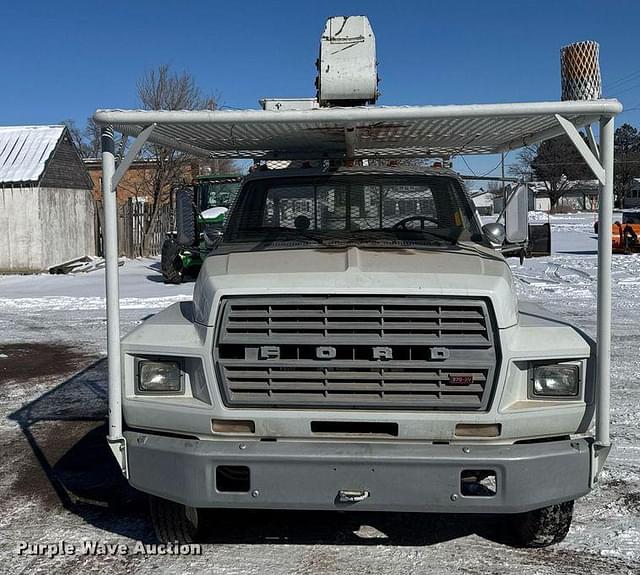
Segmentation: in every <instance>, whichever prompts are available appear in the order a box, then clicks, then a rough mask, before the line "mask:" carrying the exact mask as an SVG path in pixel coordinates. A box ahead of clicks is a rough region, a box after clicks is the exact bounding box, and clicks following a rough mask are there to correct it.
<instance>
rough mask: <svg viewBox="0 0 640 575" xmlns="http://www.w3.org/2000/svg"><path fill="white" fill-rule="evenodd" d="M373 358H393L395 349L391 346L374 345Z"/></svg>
mask: <svg viewBox="0 0 640 575" xmlns="http://www.w3.org/2000/svg"><path fill="white" fill-rule="evenodd" d="M372 351H373V359H393V349H391V348H390V347H374V348H373V350H372Z"/></svg>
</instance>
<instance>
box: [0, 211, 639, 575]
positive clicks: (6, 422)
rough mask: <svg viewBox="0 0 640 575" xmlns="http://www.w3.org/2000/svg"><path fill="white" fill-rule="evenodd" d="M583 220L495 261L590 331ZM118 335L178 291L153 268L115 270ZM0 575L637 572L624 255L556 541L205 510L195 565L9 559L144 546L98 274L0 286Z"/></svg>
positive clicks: (632, 282) (174, 559)
mask: <svg viewBox="0 0 640 575" xmlns="http://www.w3.org/2000/svg"><path fill="white" fill-rule="evenodd" d="M593 221H594V217H593V215H588V214H575V215H573V214H568V215H562V216H552V218H551V224H552V243H553V250H554V254H553V255H551V256H549V257H545V258H538V259H531V260H527V261H525V262H524V265H522V266H521V265H520V264H519V262H518V261H517V260H516V259H513V260H510V264H511V267H512V270H513V273H514V277H515V281H516V285H517V289H518V292H519V296H520V298H521V299H527V300H532V301H535V302H537V303H539V304H540V305H542V306H544V307H546V308H547V309H549V310H550V311H552V312H554V313H556V314H558V315H560V316H561V317H563V318H565V319H567V320H568V321H571V322H573V323H575V324H577V325H578V326H579V327H581V328H582V329H584V330H585V331H587V332H588V333H590V334H591V335H594V334H595V324H596V277H597V265H596V261H597V255H596V239H595V236H594V235H593ZM120 273H121V298H122V300H121V307H122V329H123V332H127V331H129V330H131V329H132V328H133V327H135V326H136V325H137V324H138V323H139V322H141V321H142V320H143V319H144V318H145V317H148V316H149V315H151V314H153V313H155V312H157V311H159V310H160V309H162V308H164V307H165V306H167V305H169V304H170V303H173V302H176V301H179V300H182V299H189V298H190V297H191V292H192V289H193V283H186V284H183V285H180V286H169V285H164V284H163V283H162V278H161V276H160V272H159V265H158V262H157V261H156V260H136V261H127V262H126V263H125V265H124V266H123V267H122V268H121V269H120ZM0 334H2V337H1V340H0V445H1V447H0V449H1V452H0V465H1V466H2V472H1V474H0V539H1V541H2V543H1V546H2V548H1V549H0V553H1V557H0V571H2V572H11V573H22V572H25V573H26V572H29V573H37V572H43V573H44V572H47V573H48V572H52V571H64V572H65V573H68V574H72V573H84V572H87V571H99V572H101V573H111V572H122V571H124V570H127V571H135V572H140V573H146V572H160V573H172V572H175V573H183V572H186V573H198V572H201V571H203V570H204V569H206V570H207V571H211V572H213V573H256V574H258V573H269V574H271V573H292V572H293V573H337V572H341V573H342V572H344V573H358V574H363V573H414V572H415V573H447V574H448V573H452V572H460V573H474V574H476V573H487V574H488V573H506V572H512V571H513V572H515V571H519V572H522V573H539V574H551V573H567V574H572V573H575V574H587V573H589V574H590V573H639V572H640V429H639V426H638V421H639V413H640V255H632V256H625V255H614V256H613V345H612V351H613V356H612V386H613V389H612V402H611V405H612V428H611V431H612V438H613V441H614V442H615V446H614V448H613V450H612V452H611V455H610V457H609V459H608V462H607V465H606V468H605V471H604V472H603V474H602V476H601V481H600V483H599V485H598V487H597V488H596V489H595V490H594V491H593V492H592V493H591V494H590V495H588V496H586V497H585V498H583V499H582V500H580V501H578V503H577V505H576V510H575V515H574V522H573V526H572V529H571V531H570V533H569V535H568V537H567V539H566V540H565V541H564V542H563V543H561V544H560V545H557V546H556V547H553V548H549V549H543V550H524V549H513V548H511V547H508V546H506V545H504V544H503V543H502V542H503V541H504V533H503V532H502V530H501V525H500V522H499V520H496V519H490V518H486V517H449V516H444V515H434V514H424V515H418V514H379V513H367V514H356V513H307V512H277V513H276V512H248V511H242V512H229V511H225V512H219V513H217V514H216V515H215V516H213V517H212V518H211V519H212V529H211V539H210V542H209V543H208V544H206V545H204V546H203V553H202V555H200V556H190V555H184V556H145V555H136V556H132V555H118V554H115V555H106V556H94V555H77V554H76V555H58V556H56V557H54V558H47V557H42V556H34V555H19V554H18V546H19V544H20V542H23V541H26V542H29V543H39V542H40V543H55V542H59V541H65V542H69V543H71V544H75V545H80V544H81V542H82V541H83V540H86V541H95V540H98V541H101V542H105V543H111V544H113V543H126V544H133V543H134V542H135V541H144V542H151V541H153V534H152V531H151V527H150V522H149V520H148V517H147V509H146V500H145V498H144V497H142V496H141V495H140V494H139V493H137V492H135V491H133V490H132V489H130V488H129V487H128V486H127V485H126V483H125V482H124V481H123V480H122V479H121V477H120V475H119V472H118V470H117V469H116V465H115V462H114V460H113V459H112V457H111V455H110V454H109V453H108V450H107V447H106V443H105V441H104V434H105V418H106V362H105V349H106V312H105V308H104V275H103V272H101V271H98V272H91V273H89V274H78V275H67V276H48V275H36V276H0Z"/></svg>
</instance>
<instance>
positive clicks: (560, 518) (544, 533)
mask: <svg viewBox="0 0 640 575" xmlns="http://www.w3.org/2000/svg"><path fill="white" fill-rule="evenodd" d="M572 517H573V501H567V502H565V503H560V504H558V505H549V506H548V507H542V508H541V509H534V510H533V511H527V512H526V513H518V514H517V515H512V516H510V520H511V521H510V524H511V525H510V526H511V536H512V537H513V538H514V544H515V545H516V546H518V547H529V548H540V547H549V546H550V545H555V544H556V543H560V542H561V541H562V540H563V539H564V538H565V537H566V536H567V533H569V528H570V527H571V519H572Z"/></svg>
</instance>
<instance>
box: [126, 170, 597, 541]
mask: <svg viewBox="0 0 640 575" xmlns="http://www.w3.org/2000/svg"><path fill="white" fill-rule="evenodd" d="M485 231H486V232H489V233H490V234H491V236H490V237H487V234H486V233H484V232H483V230H482V229H481V227H480V225H479V223H478V221H477V219H476V217H475V215H474V212H473V210H472V204H471V203H470V201H469V200H468V198H467V196H466V194H465V192H464V188H463V185H462V182H461V181H460V180H459V179H458V178H457V177H456V175H455V174H454V173H452V172H448V171H446V170H432V169H412V168H365V167H356V168H337V169H326V170H322V169H313V168H311V169H300V170H264V171H258V172H256V173H254V174H253V175H251V176H249V177H248V178H246V180H245V182H244V184H243V187H242V189H241V191H240V193H239V196H238V199H237V202H236V204H235V207H234V209H233V211H232V215H231V217H230V219H229V223H228V226H227V228H226V231H225V234H224V237H223V239H222V241H221V243H220V244H219V245H218V246H217V249H216V250H215V251H214V252H213V253H212V254H211V255H210V256H209V257H208V258H207V259H206V261H205V263H204V265H203V267H202V271H201V272H200V275H199V276H198V279H197V282H196V285H195V289H194V296H193V301H192V302H186V303H179V304H175V305H173V306H171V307H169V308H168V309H166V310H165V311H163V312H161V313H159V314H157V315H156V316H154V317H153V318H151V319H149V320H147V321H145V322H144V323H143V324H141V325H140V326H139V327H138V328H137V329H135V330H134V331H133V332H131V333H130V334H129V335H127V336H126V337H125V338H124V339H123V341H122V350H123V354H124V355H123V362H124V364H123V369H124V380H125V381H124V397H123V402H122V407H123V416H124V420H125V422H126V428H127V429H126V431H125V433H124V436H125V438H126V442H127V446H128V473H129V480H130V482H131V484H132V485H133V486H134V487H136V488H138V489H140V490H142V491H145V492H147V493H151V494H153V495H154V496H155V497H154V499H153V504H152V510H153V516H154V519H155V522H156V525H157V528H158V530H159V531H158V534H159V536H160V537H162V538H164V539H167V540H173V539H174V538H178V539H181V538H184V537H185V536H187V535H188V537H194V536H195V535H196V532H197V527H198V526H199V525H198V519H197V517H198V514H197V510H198V509H199V508H204V507H253V508H266V509H283V508H284V509H286V508H290V509H354V510H355V509H357V510H387V511H400V510H402V511H436V512H456V513H473V512H481V513H505V514H511V515H510V517H511V518H513V519H514V520H515V529H516V532H517V533H519V535H520V542H521V543H524V544H531V545H541V544H549V543H553V542H556V541H558V540H560V539H562V538H563V537H564V535H565V534H566V533H567V530H568V528H569V524H570V519H571V511H572V506H573V501H574V500H575V499H577V498H578V497H580V496H582V495H584V494H585V493H587V492H588V490H589V486H590V462H591V456H590V452H591V444H592V438H591V437H590V435H589V434H588V427H589V423H590V421H591V418H592V414H593V405H594V395H593V392H594V369H593V368H594V364H593V361H594V358H593V352H592V349H593V346H592V342H591V340H590V339H589V338H588V337H586V336H585V335H584V334H582V333H580V332H579V331H578V330H577V329H575V328H573V327H571V326H569V325H567V324H566V323H564V322H560V321H557V320H554V319H551V318H548V317H546V316H545V314H544V313H542V312H540V311H539V310H536V309H533V308H528V307H526V306H523V307H519V306H518V303H517V300H516V297H515V292H514V286H513V280H512V276H511V271H510V268H509V266H508V264H507V263H506V261H505V259H504V258H503V257H502V255H501V254H500V252H499V251H496V249H494V247H492V244H491V241H494V242H495V240H496V237H495V236H496V235H499V234H500V231H501V230H500V225H499V224H494V225H489V226H487V227H486V228H485Z"/></svg>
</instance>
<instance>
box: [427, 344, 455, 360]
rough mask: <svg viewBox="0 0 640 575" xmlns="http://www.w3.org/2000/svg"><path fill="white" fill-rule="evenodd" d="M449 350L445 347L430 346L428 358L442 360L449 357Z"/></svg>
mask: <svg viewBox="0 0 640 575" xmlns="http://www.w3.org/2000/svg"><path fill="white" fill-rule="evenodd" d="M450 355H451V354H450V353H449V350H448V349H447V348H446V347H431V348H429V359H431V360H438V361H443V360H445V359H449V356H450Z"/></svg>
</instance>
